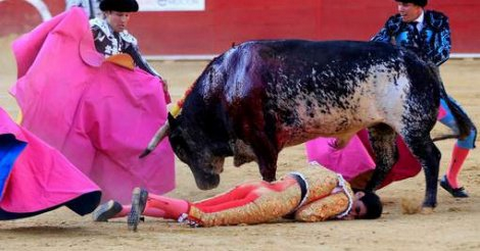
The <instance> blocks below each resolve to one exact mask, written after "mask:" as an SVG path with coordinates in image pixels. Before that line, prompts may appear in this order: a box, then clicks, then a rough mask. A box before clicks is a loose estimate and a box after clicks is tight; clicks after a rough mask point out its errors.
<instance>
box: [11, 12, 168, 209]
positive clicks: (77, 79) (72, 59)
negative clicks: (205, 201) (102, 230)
mask: <svg viewBox="0 0 480 251" xmlns="http://www.w3.org/2000/svg"><path fill="white" fill-rule="evenodd" d="M13 51H14V54H15V57H16V59H17V65H18V81H17V83H16V84H15V85H14V86H13V87H12V89H11V93H12V94H13V96H15V98H16V99H17V102H18V104H19V106H20V108H21V110H22V113H23V122H22V125H23V126H24V127H25V128H27V129H28V130H30V131H31V132H32V133H34V134H35V135H37V136H38V137H40V138H41V139H43V140H44V141H46V142H47V143H48V144H50V145H51V146H53V147H55V148H56V149H58V150H59V151H60V152H61V153H63V154H64V155H65V156H66V157H67V158H68V159H69V160H70V161H71V162H72V163H73V164H74V165H75V166H76V167H77V168H79V169H80V170H81V171H82V172H83V173H85V174H86V175H87V176H88V177H90V178H91V179H92V180H93V181H94V182H95V183H97V184H98V185H99V186H100V188H101V189H102V193H103V197H102V200H103V201H105V200H107V199H115V200H118V201H120V202H121V203H127V202H130V199H131V192H132V189H133V188H134V187H136V186H141V187H144V188H146V189H148V190H149V191H150V192H152V193H158V194H163V193H166V192H168V191H170V190H172V189H173V188H174V187H175V171H174V170H175V169H174V155H173V151H172V150H171V148H170V144H169V142H168V140H165V141H163V142H162V143H161V144H160V145H159V146H158V147H157V149H156V150H155V151H154V152H152V153H151V154H150V155H149V156H148V157H146V158H143V159H139V158H138V156H139V155H140V154H141V153H142V151H143V150H144V149H145V148H146V146H147V145H148V142H149V141H150V139H151V138H152V136H153V135H154V134H155V132H156V130H157V129H158V127H159V126H160V125H162V124H163V123H164V122H165V120H166V118H167V110H166V104H165V99H164V95H163V89H162V85H161V84H160V82H159V80H158V78H155V77H153V76H152V75H149V74H148V73H146V72H144V71H142V70H141V69H139V68H135V70H130V69H127V68H123V67H121V66H118V65H116V64H113V63H111V62H106V61H104V57H103V56H102V55H101V54H99V53H98V52H96V50H95V47H94V43H93V37H92V33H91V31H90V28H89V24H88V21H87V19H86V17H85V15H84V13H83V12H82V10H81V9H79V8H73V9H71V10H70V11H68V12H65V13H63V14H60V15H59V16H56V17H55V18H53V19H51V20H50V21H48V22H45V23H43V24H41V25H40V26H38V27H37V28H36V29H34V30H33V31H32V32H30V33H28V34H26V35H24V36H22V37H20V38H19V39H18V40H16V41H15V42H14V44H13Z"/></svg>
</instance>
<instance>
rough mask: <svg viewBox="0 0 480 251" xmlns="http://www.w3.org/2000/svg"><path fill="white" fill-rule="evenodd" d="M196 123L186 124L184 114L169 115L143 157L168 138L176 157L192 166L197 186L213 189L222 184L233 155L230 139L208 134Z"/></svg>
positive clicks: (203, 188)
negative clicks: (227, 162)
mask: <svg viewBox="0 0 480 251" xmlns="http://www.w3.org/2000/svg"><path fill="white" fill-rule="evenodd" d="M192 124H193V123H188V122H187V121H184V118H183V117H182V116H181V115H180V116H178V117H177V118H173V117H172V116H171V115H169V116H168V122H167V123H165V125H163V126H162V127H161V128H160V129H159V130H158V131H157V133H156V135H155V136H154V138H153V139H152V141H151V142H150V144H149V146H148V148H147V150H145V152H144V153H143V154H142V156H141V157H143V156H145V155H147V154H148V153H149V152H150V151H152V150H153V149H154V148H155V147H156V145H158V143H159V142H160V141H161V140H162V139H163V138H164V137H165V136H167V135H168V136H169V140H170V145H171V146H172V149H173V151H174V152H175V154H176V156H177V157H178V158H179V159H180V160H181V161H183V162H184V163H186V164H187V165H188V166H189V167H190V170H191V171H192V173H193V176H194V178H195V182H196V184H197V187H198V188H200V189H202V190H208V189H213V188H215V187H217V186H218V184H219V183H220V173H221V172H222V171H223V164H224V160H225V157H227V156H231V155H232V151H231V150H230V147H229V145H228V144H227V140H222V139H220V138H218V137H217V136H218V135H210V134H211V133H209V132H208V131H207V132H206V131H204V130H202V128H200V127H197V126H195V125H192Z"/></svg>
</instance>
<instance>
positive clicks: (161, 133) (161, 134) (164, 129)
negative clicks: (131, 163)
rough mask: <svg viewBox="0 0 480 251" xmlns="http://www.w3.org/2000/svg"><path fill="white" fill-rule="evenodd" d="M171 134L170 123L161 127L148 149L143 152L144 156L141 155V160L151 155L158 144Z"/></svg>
mask: <svg viewBox="0 0 480 251" xmlns="http://www.w3.org/2000/svg"><path fill="white" fill-rule="evenodd" d="M169 133H170V124H169V123H168V121H166V122H165V124H164V125H163V126H161V127H160V128H159V129H158V131H157V132H156V133H155V135H154V136H153V138H152V139H151V140H150V143H148V146H147V149H145V151H143V153H142V154H140V158H143V157H145V156H147V155H148V154H149V153H151V152H152V151H153V150H154V149H155V147H157V146H158V144H159V143H160V142H161V141H162V140H163V139H164V138H165V137H166V136H167V135H168V134H169Z"/></svg>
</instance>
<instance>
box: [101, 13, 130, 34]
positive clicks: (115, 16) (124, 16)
mask: <svg viewBox="0 0 480 251" xmlns="http://www.w3.org/2000/svg"><path fill="white" fill-rule="evenodd" d="M131 14H132V13H131V12H118V11H107V12H105V16H106V18H107V22H108V24H110V26H111V27H112V28H113V30H114V31H115V32H122V31H124V30H125V29H127V25H128V21H129V20H130V15H131Z"/></svg>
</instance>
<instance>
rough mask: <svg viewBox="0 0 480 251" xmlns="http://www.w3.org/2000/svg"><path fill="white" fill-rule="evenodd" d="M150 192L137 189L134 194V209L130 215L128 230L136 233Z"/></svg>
mask: <svg viewBox="0 0 480 251" xmlns="http://www.w3.org/2000/svg"><path fill="white" fill-rule="evenodd" d="M147 198H148V192H147V190H145V189H142V188H139V187H136V188H135V189H133V193H132V209H131V210H130V213H129V214H128V219H127V224H128V229H130V230H132V231H134V232H136V231H137V226H138V223H139V222H140V220H141V218H142V217H141V215H142V214H143V211H144V210H145V205H146V204H147Z"/></svg>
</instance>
